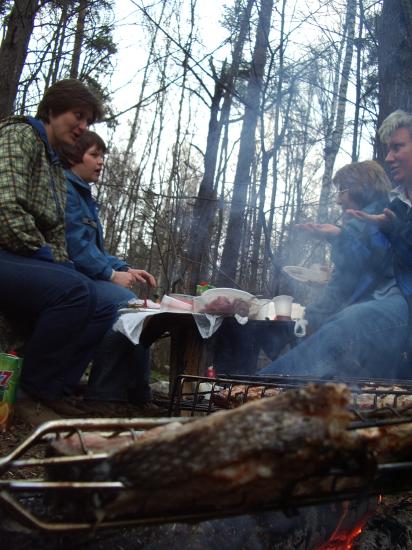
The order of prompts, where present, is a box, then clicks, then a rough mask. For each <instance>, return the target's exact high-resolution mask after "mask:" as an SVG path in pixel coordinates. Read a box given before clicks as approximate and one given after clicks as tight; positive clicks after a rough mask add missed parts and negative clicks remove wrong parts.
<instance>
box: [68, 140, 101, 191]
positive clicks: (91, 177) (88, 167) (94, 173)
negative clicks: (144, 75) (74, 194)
mask: <svg viewBox="0 0 412 550" xmlns="http://www.w3.org/2000/svg"><path fill="white" fill-rule="evenodd" d="M103 163H104V153H103V151H102V150H101V149H99V148H98V146H97V145H92V146H91V147H89V148H88V149H87V151H86V152H85V153H84V155H83V159H82V162H81V163H79V164H75V165H74V166H73V168H72V170H73V172H74V173H75V174H77V175H78V176H80V177H81V178H82V179H83V180H84V181H87V182H88V183H96V182H97V181H98V180H99V177H100V173H101V171H102V168H103Z"/></svg>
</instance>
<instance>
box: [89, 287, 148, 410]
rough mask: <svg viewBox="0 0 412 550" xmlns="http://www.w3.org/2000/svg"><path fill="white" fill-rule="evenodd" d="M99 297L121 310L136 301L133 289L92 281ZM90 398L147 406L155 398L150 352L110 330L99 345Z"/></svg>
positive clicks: (90, 385)
mask: <svg viewBox="0 0 412 550" xmlns="http://www.w3.org/2000/svg"><path fill="white" fill-rule="evenodd" d="M91 282H92V284H93V286H94V288H95V291H96V294H97V296H99V297H101V299H102V300H103V299H104V300H108V301H110V302H112V303H113V304H115V306H116V308H121V307H124V306H126V305H127V303H128V302H129V301H130V300H132V299H133V298H136V295H135V294H134V293H133V292H132V291H131V290H129V289H127V288H124V287H122V286H119V285H116V284H114V283H112V282H110V281H102V280H97V281H91ZM85 398H86V399H92V400H107V401H131V402H133V403H136V404H143V403H147V402H148V401H150V399H151V388H150V351H149V349H147V348H145V347H144V346H143V345H141V344H138V345H135V344H133V343H132V342H130V340H129V339H128V338H127V337H126V336H124V335H123V334H121V333H120V332H115V331H113V330H109V331H108V332H107V333H106V334H105V336H104V338H103V339H102V341H101V342H100V344H99V345H98V347H97V349H96V351H95V354H94V357H93V366H92V369H91V372H90V377H89V382H88V385H87V389H86V395H85Z"/></svg>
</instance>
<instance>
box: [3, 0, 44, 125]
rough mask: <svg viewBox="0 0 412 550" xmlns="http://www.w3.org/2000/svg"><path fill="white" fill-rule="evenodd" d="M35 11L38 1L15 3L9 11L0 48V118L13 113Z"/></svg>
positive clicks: (17, 0)
mask: <svg viewBox="0 0 412 550" xmlns="http://www.w3.org/2000/svg"><path fill="white" fill-rule="evenodd" d="M38 9H39V2H38V0H16V1H15V2H14V6H13V9H12V10H11V13H10V16H9V20H8V25H7V32H6V36H5V38H4V40H3V42H2V44H1V46H0V118H3V117H5V116H8V115H11V114H13V106H14V101H15V98H16V94H17V88H18V85H19V81H20V76H21V73H22V70H23V67H24V63H25V61H26V55H27V47H28V44H29V40H30V37H31V35H32V32H33V26H34V19H35V17H36V13H37V11H38Z"/></svg>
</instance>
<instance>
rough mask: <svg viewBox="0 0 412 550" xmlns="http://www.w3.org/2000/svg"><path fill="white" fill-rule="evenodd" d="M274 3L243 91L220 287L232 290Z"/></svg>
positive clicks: (266, 10) (261, 26)
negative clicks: (239, 134) (242, 109)
mask: <svg viewBox="0 0 412 550" xmlns="http://www.w3.org/2000/svg"><path fill="white" fill-rule="evenodd" d="M272 10H273V0H262V2H261V4H260V13H259V22H258V28H257V32H256V43H255V48H254V52H253V60H252V66H251V71H250V78H249V81H248V86H247V91H246V106H245V114H244V119H243V125H242V130H241V136H240V145H239V157H238V162H237V166H236V173H235V179H234V184H233V195H232V203H231V208H230V215H229V223H228V228H227V234H226V240H225V245H224V248H223V254H222V263H221V271H220V275H219V278H218V284H219V285H222V286H224V285H229V286H233V285H234V284H236V283H235V279H236V270H237V263H238V259H239V251H240V243H241V239H242V227H243V222H244V209H245V206H246V197H247V192H248V187H249V184H250V169H251V166H252V162H253V158H254V155H255V132H256V125H257V121H258V116H259V108H260V96H261V87H262V81H263V74H264V69H265V64H266V52H267V49H268V46H269V40H268V37H269V30H270V21H271V17H272Z"/></svg>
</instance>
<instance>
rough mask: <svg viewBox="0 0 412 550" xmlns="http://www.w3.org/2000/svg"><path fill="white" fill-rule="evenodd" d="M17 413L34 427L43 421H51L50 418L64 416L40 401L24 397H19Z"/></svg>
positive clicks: (54, 418) (58, 418)
mask: <svg viewBox="0 0 412 550" xmlns="http://www.w3.org/2000/svg"><path fill="white" fill-rule="evenodd" d="M14 407H15V412H16V415H17V416H18V417H19V418H21V420H23V421H24V422H26V423H27V424H30V426H32V427H33V428H34V427H36V426H39V425H40V424H43V422H49V421H50V420H61V419H62V417H61V416H60V415H58V414H57V413H56V412H55V411H53V410H52V409H50V408H49V407H46V406H45V405H44V404H43V403H41V402H40V401H37V400H34V399H31V398H29V397H24V399H19V400H18V401H17V402H16V403H15V405H14Z"/></svg>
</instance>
